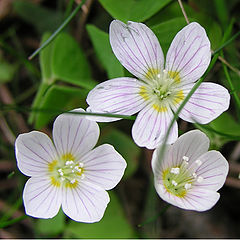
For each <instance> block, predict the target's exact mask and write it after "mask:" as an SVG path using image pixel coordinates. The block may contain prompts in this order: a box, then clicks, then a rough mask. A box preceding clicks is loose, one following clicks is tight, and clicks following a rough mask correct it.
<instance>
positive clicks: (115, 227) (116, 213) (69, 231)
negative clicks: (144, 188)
mask: <svg viewBox="0 0 240 240" xmlns="http://www.w3.org/2000/svg"><path fill="white" fill-rule="evenodd" d="M109 195H110V199H111V201H110V203H109V204H108V206H107V209H106V212H105V214H104V216H103V218H102V220H100V222H98V223H92V224H85V223H77V222H74V221H71V222H70V223H69V224H68V226H66V231H65V236H64V237H66V238H136V233H135V232H134V231H133V229H132V227H131V226H130V224H129V223H128V222H127V219H126V217H125V216H124V212H123V209H122V206H121V204H120V202H119V200H118V198H117V196H116V195H115V194H114V192H109Z"/></svg>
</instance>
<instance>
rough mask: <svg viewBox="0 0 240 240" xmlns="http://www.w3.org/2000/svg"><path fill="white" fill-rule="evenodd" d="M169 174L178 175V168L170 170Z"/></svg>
mask: <svg viewBox="0 0 240 240" xmlns="http://www.w3.org/2000/svg"><path fill="white" fill-rule="evenodd" d="M170 172H171V173H173V174H179V172H180V168H178V167H176V168H171V171H170Z"/></svg>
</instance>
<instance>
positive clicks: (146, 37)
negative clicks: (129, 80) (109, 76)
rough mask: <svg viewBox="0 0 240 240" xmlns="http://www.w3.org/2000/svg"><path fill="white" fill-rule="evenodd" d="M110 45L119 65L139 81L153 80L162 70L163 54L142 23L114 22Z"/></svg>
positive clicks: (150, 31)
mask: <svg viewBox="0 0 240 240" xmlns="http://www.w3.org/2000/svg"><path fill="white" fill-rule="evenodd" d="M109 37H110V44H111V46H112V49H113V52H114V54H115V55H116V57H117V58H118V60H119V61H120V62H121V64H122V65H123V66H124V67H125V68H126V69H127V70H128V71H129V72H131V73H132V74H133V75H135V76H136V77H138V78H140V79H151V78H154V77H155V76H156V75H157V74H159V73H160V71H162V70H163V64H164V57H163V52H162V49H161V47H160V44H159V42H158V39H157V37H156V36H155V34H154V33H153V32H152V30H150V29H149V28H148V27H147V26H146V25H144V24H143V23H135V22H128V23H127V24H124V23H123V22H121V21H118V20H114V21H112V23H111V24H110V31H109Z"/></svg>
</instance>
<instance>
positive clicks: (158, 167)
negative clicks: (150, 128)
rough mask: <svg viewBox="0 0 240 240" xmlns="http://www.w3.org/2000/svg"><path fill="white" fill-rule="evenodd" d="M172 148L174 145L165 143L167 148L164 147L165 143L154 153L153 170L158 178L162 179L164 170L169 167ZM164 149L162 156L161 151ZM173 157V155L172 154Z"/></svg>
mask: <svg viewBox="0 0 240 240" xmlns="http://www.w3.org/2000/svg"><path fill="white" fill-rule="evenodd" d="M171 149H172V145H168V144H167V145H165V149H163V145H160V146H158V147H157V148H156V149H155V150H154V152H153V155H152V161H151V164H152V170H153V173H154V176H155V177H156V178H157V179H161V175H162V171H163V170H165V169H167V168H169V160H168V157H169V151H170V150H171ZM163 150H164V154H163V157H162V158H160V156H161V151H163ZM170 157H171V156H170Z"/></svg>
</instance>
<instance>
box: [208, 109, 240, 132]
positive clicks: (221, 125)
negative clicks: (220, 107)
mask: <svg viewBox="0 0 240 240" xmlns="http://www.w3.org/2000/svg"><path fill="white" fill-rule="evenodd" d="M209 126H210V127H212V128H213V129H214V130H216V131H218V132H220V133H222V134H226V135H228V134H229V135H233V136H240V124H239V123H237V122H236V121H235V120H234V118H233V117H232V115H230V114H229V113H228V112H224V113H223V114H221V115H220V116H219V117H218V118H216V119H215V120H214V121H212V122H211V123H210V124H209Z"/></svg>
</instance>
